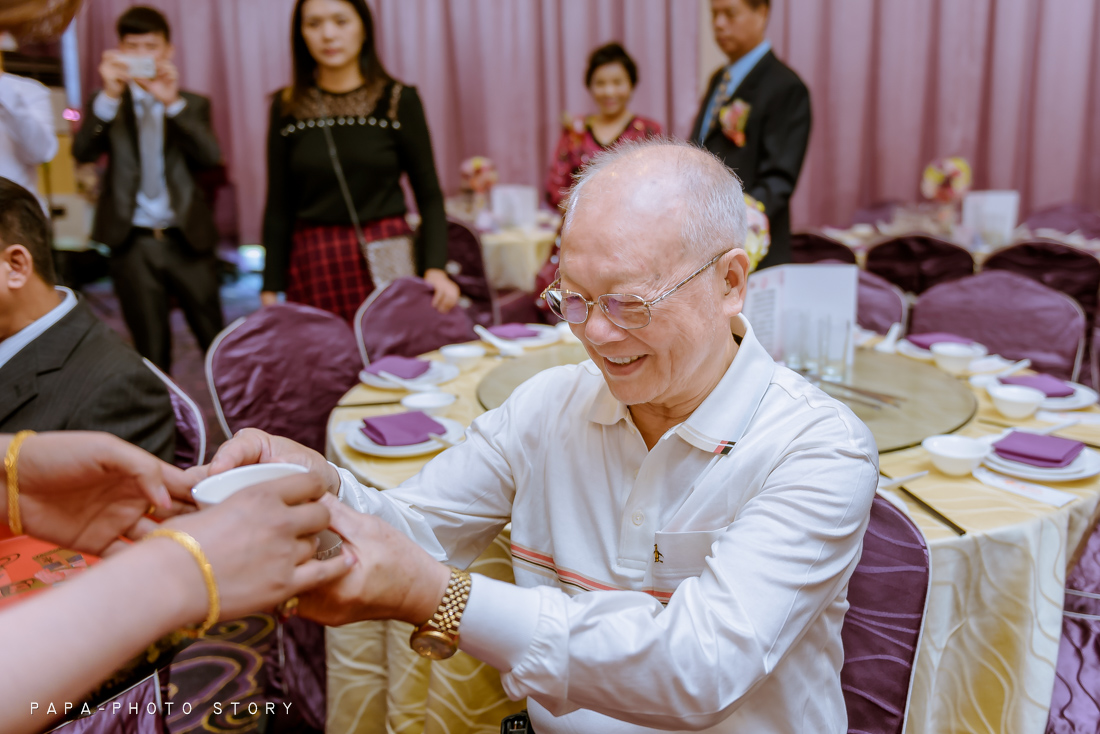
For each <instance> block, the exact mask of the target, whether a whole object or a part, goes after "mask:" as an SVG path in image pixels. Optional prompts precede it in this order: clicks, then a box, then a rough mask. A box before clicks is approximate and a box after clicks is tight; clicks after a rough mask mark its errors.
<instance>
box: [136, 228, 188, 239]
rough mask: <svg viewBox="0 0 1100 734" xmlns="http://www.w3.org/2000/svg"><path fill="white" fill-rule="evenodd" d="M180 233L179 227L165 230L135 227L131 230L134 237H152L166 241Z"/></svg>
mask: <svg viewBox="0 0 1100 734" xmlns="http://www.w3.org/2000/svg"><path fill="white" fill-rule="evenodd" d="M179 231H180V228H179V227H165V228H163V229H161V228H156V229H153V228H151V227H133V228H131V229H130V234H131V235H133V236H134V237H142V236H144V237H152V238H153V239H156V240H166V239H168V238H169V237H170V236H174V235H176V234H177V233H178V232H179Z"/></svg>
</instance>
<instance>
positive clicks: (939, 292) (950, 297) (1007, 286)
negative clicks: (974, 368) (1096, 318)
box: [910, 270, 1085, 380]
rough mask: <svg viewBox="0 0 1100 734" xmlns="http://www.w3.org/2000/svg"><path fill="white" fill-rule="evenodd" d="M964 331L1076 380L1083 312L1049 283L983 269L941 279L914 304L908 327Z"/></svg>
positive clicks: (1010, 355)
mask: <svg viewBox="0 0 1100 734" xmlns="http://www.w3.org/2000/svg"><path fill="white" fill-rule="evenodd" d="M937 331H942V332H948V333H952V334H958V335H959V336H965V337H969V338H971V339H974V340H975V341H977V342H980V343H981V344H984V345H985V346H986V347H988V348H989V351H990V352H991V353H994V354H999V355H1001V356H1002V357H1005V358H1007V359H1024V358H1027V359H1030V360H1031V366H1032V369H1035V370H1037V371H1039V372H1047V373H1050V374H1052V375H1054V376H1055V377H1057V378H1059V379H1063V380H1076V379H1077V376H1078V373H1079V372H1080V369H1081V363H1082V359H1083V356H1084V352H1085V314H1084V312H1083V311H1082V310H1081V306H1080V305H1078V303H1077V302H1076V301H1075V300H1073V299H1072V298H1070V297H1069V296H1067V295H1066V294H1065V293H1061V292H1059V291H1056V290H1054V289H1052V288H1047V287H1046V286H1045V285H1043V284H1041V283H1036V282H1035V281H1034V280H1032V279H1030V278H1025V277H1024V276H1022V275H1017V274H1016V273H1011V272H1008V271H1006V270H986V271H983V272H980V273H977V274H975V275H971V276H969V277H967V278H963V279H961V280H955V281H951V282H949V283H941V284H939V285H937V286H935V287H933V288H930V289H929V290H928V291H927V292H925V293H924V294H923V295H922V296H921V297H920V298H919V299H918V300H917V303H916V305H915V306H914V307H913V323H912V326H911V328H910V332H911V333H914V334H923V333H928V332H937Z"/></svg>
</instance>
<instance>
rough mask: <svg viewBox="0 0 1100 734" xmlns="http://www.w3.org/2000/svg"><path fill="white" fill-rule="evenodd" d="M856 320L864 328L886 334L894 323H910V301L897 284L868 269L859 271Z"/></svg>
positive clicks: (903, 324)
mask: <svg viewBox="0 0 1100 734" xmlns="http://www.w3.org/2000/svg"><path fill="white" fill-rule="evenodd" d="M856 321H858V322H859V325H860V326H862V327H863V328H864V329H870V330H871V331H876V332H878V333H879V334H885V333H886V332H887V331H889V330H890V327H891V326H892V325H893V324H896V323H897V324H901V325H902V328H905V327H907V326H908V325H909V302H908V301H907V300H906V298H905V294H904V293H902V292H901V289H900V288H898V287H897V286H896V285H894V284H893V283H891V282H890V281H888V280H886V279H885V278H880V277H879V276H877V275H875V274H874V273H868V272H867V271H866V270H860V271H859V290H858V291H857V294H856Z"/></svg>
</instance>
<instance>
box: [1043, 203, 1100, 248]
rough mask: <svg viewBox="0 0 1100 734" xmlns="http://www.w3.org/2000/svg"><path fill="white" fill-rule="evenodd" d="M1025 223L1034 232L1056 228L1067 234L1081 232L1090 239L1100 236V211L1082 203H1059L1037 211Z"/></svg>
mask: <svg viewBox="0 0 1100 734" xmlns="http://www.w3.org/2000/svg"><path fill="white" fill-rule="evenodd" d="M1024 224H1026V225H1027V228H1028V229H1030V230H1031V231H1032V232H1034V231H1035V230H1037V229H1054V230H1057V231H1059V232H1064V233H1065V234H1073V233H1074V232H1080V233H1081V234H1082V235H1084V236H1085V237H1086V238H1088V239H1090V240H1091V239H1097V238H1100V212H1094V211H1091V210H1089V209H1086V208H1085V207H1083V206H1081V205H1080V204H1059V205H1058V206H1052V207H1048V208H1046V209H1043V210H1042V211H1038V212H1035V213H1034V214H1032V215H1031V216H1029V217H1028V218H1027V219H1026V220H1025V221H1024Z"/></svg>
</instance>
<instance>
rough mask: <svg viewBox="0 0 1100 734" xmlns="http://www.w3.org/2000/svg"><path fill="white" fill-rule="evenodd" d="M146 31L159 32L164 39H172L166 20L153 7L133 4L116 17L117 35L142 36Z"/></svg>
mask: <svg viewBox="0 0 1100 734" xmlns="http://www.w3.org/2000/svg"><path fill="white" fill-rule="evenodd" d="M146 33H159V34H161V35H162V36H164V40H165V41H171V40H172V32H171V31H170V30H169V29H168V20H167V19H166V18H165V17H164V15H163V14H162V13H161V12H160V11H159V10H157V9H155V8H149V7H146V6H144V5H135V6H134V7H132V8H130V9H129V10H127V11H126V12H125V13H123V14H122V15H120V16H119V17H118V37H119V38H120V39H122V38H124V37H125V36H144V35H145V34H146Z"/></svg>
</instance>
